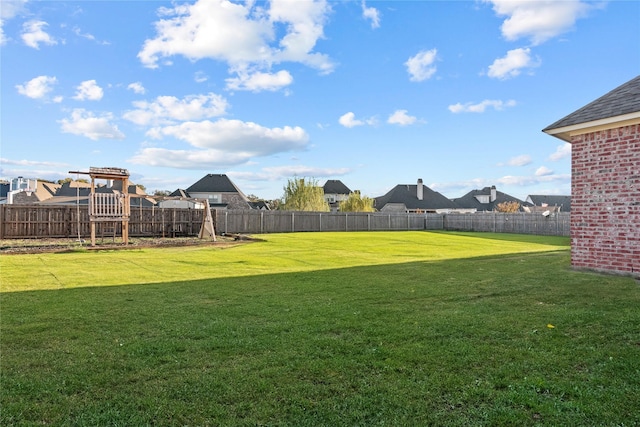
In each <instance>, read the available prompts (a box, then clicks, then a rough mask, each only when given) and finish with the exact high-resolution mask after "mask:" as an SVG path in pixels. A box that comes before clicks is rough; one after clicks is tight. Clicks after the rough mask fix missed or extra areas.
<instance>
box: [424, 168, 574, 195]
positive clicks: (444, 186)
mask: <svg viewBox="0 0 640 427" xmlns="http://www.w3.org/2000/svg"><path fill="white" fill-rule="evenodd" d="M550 182H552V183H554V186H556V185H557V184H558V183H570V182H571V175H570V174H553V173H551V174H548V175H529V176H527V175H521V176H514V175H506V176H503V177H501V178H494V179H490V178H474V179H469V180H466V181H454V182H441V183H433V184H430V185H429V188H431V189H432V190H436V191H440V192H442V191H447V190H464V191H465V192H467V191H471V190H476V189H480V188H484V187H488V186H491V185H497V186H516V187H530V186H534V185H538V184H543V183H550ZM498 190H500V188H498Z"/></svg>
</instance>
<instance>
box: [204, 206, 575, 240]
mask: <svg viewBox="0 0 640 427" xmlns="http://www.w3.org/2000/svg"><path fill="white" fill-rule="evenodd" d="M216 230H217V232H218V233H256V234H258V233H287V232H298V231H300V232H302V231H382V230H447V231H486V232H496V233H521V234H540V235H551V236H569V213H558V214H553V215H549V216H543V215H541V214H539V213H538V214H535V213H514V214H507V213H493V212H489V213H471V214H411V213H410V214H407V213H384V212H373V213H364V212H358V213H352V212H344V213H342V212H335V213H334V212H291V211H250V210H243V211H234V210H221V211H218V213H217V215H216Z"/></svg>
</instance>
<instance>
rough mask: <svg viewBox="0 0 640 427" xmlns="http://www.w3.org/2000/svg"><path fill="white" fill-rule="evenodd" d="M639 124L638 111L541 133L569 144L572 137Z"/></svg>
mask: <svg viewBox="0 0 640 427" xmlns="http://www.w3.org/2000/svg"><path fill="white" fill-rule="evenodd" d="M635 124H640V111H636V112H634V113H629V114H623V115H620V116H613V117H607V118H604V119H599V120H593V121H590V122H585V123H578V124H575V125H569V126H562V127H559V128H547V129H543V130H542V131H543V132H544V133H546V134H548V135H551V136H555V137H556V138H559V139H562V140H563V141H566V142H571V137H572V136H574V135H582V134H585V133H590V132H596V131H600V130H605V129H611V128H613V127H620V126H629V125H635Z"/></svg>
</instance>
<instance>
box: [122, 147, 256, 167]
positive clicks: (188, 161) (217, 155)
mask: <svg viewBox="0 0 640 427" xmlns="http://www.w3.org/2000/svg"><path fill="white" fill-rule="evenodd" d="M250 159H251V155H250V154H248V153H243V152H226V151H222V150H214V149H208V150H169V149H166V148H157V147H148V148H143V149H142V150H140V151H139V152H138V153H136V154H135V155H134V156H133V157H132V158H130V159H129V160H128V161H129V162H131V163H134V164H138V165H148V166H160V167H169V168H179V169H208V168H218V167H219V168H222V167H228V166H234V165H239V164H243V163H246V162H247V161H249V160H250Z"/></svg>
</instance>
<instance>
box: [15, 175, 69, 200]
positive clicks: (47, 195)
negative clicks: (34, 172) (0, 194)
mask: <svg viewBox="0 0 640 427" xmlns="http://www.w3.org/2000/svg"><path fill="white" fill-rule="evenodd" d="M33 182H34V183H35V186H33V187H29V188H25V189H18V190H13V191H11V192H10V193H9V197H8V201H9V203H11V204H15V205H31V204H36V203H41V202H44V201H47V200H50V199H51V198H53V197H54V196H55V195H56V192H57V191H58V189H59V188H60V184H54V183H52V182H44V181H37V180H33Z"/></svg>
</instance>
